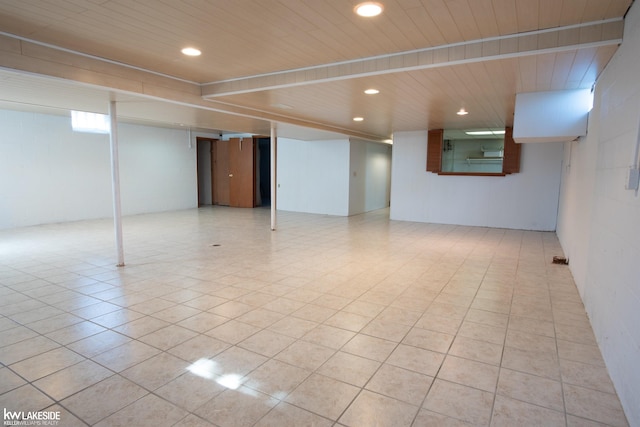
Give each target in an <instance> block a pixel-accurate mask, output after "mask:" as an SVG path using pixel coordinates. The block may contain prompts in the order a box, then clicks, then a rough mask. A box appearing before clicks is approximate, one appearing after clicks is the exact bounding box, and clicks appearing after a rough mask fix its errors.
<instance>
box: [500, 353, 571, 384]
mask: <svg viewBox="0 0 640 427" xmlns="http://www.w3.org/2000/svg"><path fill="white" fill-rule="evenodd" d="M502 366H503V367H505V368H509V369H513V370H515V371H520V372H525V373H528V374H532V375H538V376H541V377H545V378H549V379H552V380H560V361H559V360H558V356H557V354H556V353H555V352H548V351H535V350H520V349H517V348H513V347H505V349H504V356H503V359H502Z"/></svg>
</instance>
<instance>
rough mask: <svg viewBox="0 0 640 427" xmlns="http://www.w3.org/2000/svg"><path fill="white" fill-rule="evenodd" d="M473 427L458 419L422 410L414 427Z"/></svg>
mask: <svg viewBox="0 0 640 427" xmlns="http://www.w3.org/2000/svg"><path fill="white" fill-rule="evenodd" d="M434 426H435V427H471V426H473V424H471V423H468V422H466V421H462V420H459V419H457V418H451V417H447V416H446V415H442V414H437V413H435V412H431V411H427V410H426V409H420V412H418V416H417V417H416V419H415V421H414V422H413V425H412V427H434Z"/></svg>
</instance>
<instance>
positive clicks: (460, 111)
mask: <svg viewBox="0 0 640 427" xmlns="http://www.w3.org/2000/svg"><path fill="white" fill-rule="evenodd" d="M456 114H457V115H459V116H466V115H467V114H469V112H468V111H467V110H465V109H464V108H461V109H460V110H459V111H458V112H457V113H456Z"/></svg>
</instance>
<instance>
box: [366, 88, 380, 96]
mask: <svg viewBox="0 0 640 427" xmlns="http://www.w3.org/2000/svg"><path fill="white" fill-rule="evenodd" d="M364 93H366V94H367V95H375V94H377V93H380V91H379V90H378V89H373V88H371V89H367V90H365V91H364Z"/></svg>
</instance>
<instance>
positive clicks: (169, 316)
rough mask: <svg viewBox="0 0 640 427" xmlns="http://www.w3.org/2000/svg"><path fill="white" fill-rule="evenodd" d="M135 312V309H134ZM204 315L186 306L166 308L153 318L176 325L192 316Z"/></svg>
mask: <svg viewBox="0 0 640 427" xmlns="http://www.w3.org/2000/svg"><path fill="white" fill-rule="evenodd" d="M134 310H135V309H134ZM199 313H202V311H200V310H198V309H195V308H193V307H188V306H186V305H181V304H178V305H174V306H173V307H169V308H165V309H164V310H160V311H158V312H155V313H153V314H152V316H153V317H155V318H157V319H160V320H164V321H165V322H169V323H176V322H179V321H181V320H185V319H188V318H189V317H191V316H195V315H196V314H199Z"/></svg>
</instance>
